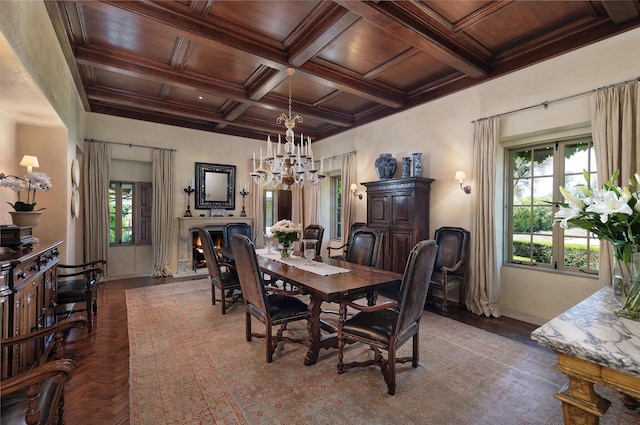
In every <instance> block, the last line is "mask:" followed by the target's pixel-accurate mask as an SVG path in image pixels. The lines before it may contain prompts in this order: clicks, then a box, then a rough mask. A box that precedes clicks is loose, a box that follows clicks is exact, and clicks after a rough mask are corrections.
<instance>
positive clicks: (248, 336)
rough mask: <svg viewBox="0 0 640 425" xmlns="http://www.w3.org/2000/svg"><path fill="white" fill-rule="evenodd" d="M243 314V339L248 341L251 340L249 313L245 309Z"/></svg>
mask: <svg viewBox="0 0 640 425" xmlns="http://www.w3.org/2000/svg"><path fill="white" fill-rule="evenodd" d="M245 315H246V316H245V339H246V340H247V342H249V341H251V314H250V313H249V312H248V311H247V312H246V313H245Z"/></svg>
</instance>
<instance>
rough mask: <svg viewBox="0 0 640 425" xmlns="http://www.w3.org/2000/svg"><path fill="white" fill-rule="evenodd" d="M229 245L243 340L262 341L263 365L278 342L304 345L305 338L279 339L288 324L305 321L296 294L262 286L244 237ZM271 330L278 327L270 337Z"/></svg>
mask: <svg viewBox="0 0 640 425" xmlns="http://www.w3.org/2000/svg"><path fill="white" fill-rule="evenodd" d="M231 243H232V245H233V252H234V255H235V257H236V267H237V269H238V277H239V278H240V286H241V287H242V294H243V298H244V303H245V306H246V316H245V338H246V340H247V341H251V339H252V337H257V338H265V340H266V358H267V363H271V362H272V361H273V354H274V353H275V351H276V348H277V346H278V343H279V342H280V341H284V342H290V343H297V344H303V345H306V343H307V338H301V339H297V338H289V337H286V336H284V335H283V332H284V331H285V330H286V329H287V324H288V323H291V322H294V321H298V320H308V319H309V311H308V305H307V304H306V303H305V302H304V301H302V300H300V299H298V298H296V297H295V296H294V295H298V294H300V292H299V291H285V290H282V289H280V288H276V287H272V286H267V285H265V282H264V278H263V276H262V273H261V271H260V266H259V265H258V257H257V256H256V251H255V246H254V245H253V242H251V240H249V238H247V237H246V236H244V235H234V236H233V238H232V240H231ZM252 317H255V318H256V319H258V320H259V321H260V322H262V323H263V324H264V325H265V333H264V334H258V333H254V332H252V330H251V318H252ZM273 326H279V328H278V330H277V332H276V334H275V335H273V333H272V327H273Z"/></svg>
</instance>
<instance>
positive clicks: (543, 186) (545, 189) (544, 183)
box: [533, 177, 554, 204]
mask: <svg viewBox="0 0 640 425" xmlns="http://www.w3.org/2000/svg"><path fill="white" fill-rule="evenodd" d="M553 189H554V188H553V177H542V178H536V179H533V203H534V204H543V203H545V201H547V202H550V201H552V200H553Z"/></svg>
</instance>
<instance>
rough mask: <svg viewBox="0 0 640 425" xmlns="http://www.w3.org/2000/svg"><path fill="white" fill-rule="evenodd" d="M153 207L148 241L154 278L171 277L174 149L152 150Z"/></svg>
mask: <svg viewBox="0 0 640 425" xmlns="http://www.w3.org/2000/svg"><path fill="white" fill-rule="evenodd" d="M152 158H153V159H152V166H153V208H152V209H151V240H152V247H153V274H152V276H153V277H161V276H171V270H170V269H169V259H170V256H171V244H172V239H171V238H172V229H171V227H172V224H173V203H174V202H173V151H170V150H166V149H154V150H153V153H152Z"/></svg>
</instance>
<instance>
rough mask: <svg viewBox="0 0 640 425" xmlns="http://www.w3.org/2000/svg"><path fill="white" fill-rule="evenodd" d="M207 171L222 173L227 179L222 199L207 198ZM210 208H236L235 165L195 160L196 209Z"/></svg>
mask: <svg viewBox="0 0 640 425" xmlns="http://www.w3.org/2000/svg"><path fill="white" fill-rule="evenodd" d="M207 173H217V174H223V175H224V176H225V177H226V180H227V188H226V193H225V198H224V199H213V200H212V199H207V198H206V193H207V190H206V189H207V188H206V181H207V179H206V177H207ZM212 208H218V209H225V210H233V209H235V208H236V166H235V165H222V164H208V163H205V162H196V209H199V210H208V209H212Z"/></svg>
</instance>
